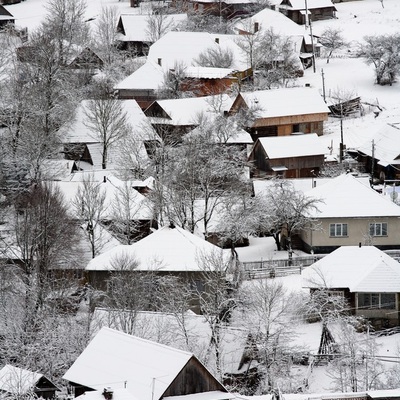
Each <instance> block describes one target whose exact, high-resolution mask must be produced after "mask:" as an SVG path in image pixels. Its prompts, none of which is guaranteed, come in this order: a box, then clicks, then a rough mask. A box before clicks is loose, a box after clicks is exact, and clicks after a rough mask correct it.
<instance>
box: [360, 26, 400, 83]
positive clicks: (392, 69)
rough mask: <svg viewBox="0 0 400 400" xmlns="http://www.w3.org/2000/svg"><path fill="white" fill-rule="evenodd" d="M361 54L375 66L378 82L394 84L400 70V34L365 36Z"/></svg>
mask: <svg viewBox="0 0 400 400" xmlns="http://www.w3.org/2000/svg"><path fill="white" fill-rule="evenodd" d="M364 41H365V44H363V45H361V46H360V51H359V55H360V56H361V57H364V58H365V62H366V63H367V64H368V65H369V64H372V65H373V66H374V67H375V77H376V83H377V84H378V85H386V84H389V85H392V84H393V82H394V81H395V79H396V76H397V74H398V73H399V70H400V55H399V54H400V52H399V46H400V35H399V34H392V35H376V36H365V37H364Z"/></svg>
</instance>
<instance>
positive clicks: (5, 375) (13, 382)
mask: <svg viewBox="0 0 400 400" xmlns="http://www.w3.org/2000/svg"><path fill="white" fill-rule="evenodd" d="M42 377H43V374H41V373H38V372H32V371H29V370H27V369H22V368H18V367H13V366H12V365H9V364H7V365H5V366H4V367H3V368H2V369H1V370H0V391H4V392H7V393H12V394H16V395H24V394H27V393H28V392H30V391H32V390H33V389H34V388H35V386H36V384H37V383H38V382H39V380H40V379H41V378H42Z"/></svg>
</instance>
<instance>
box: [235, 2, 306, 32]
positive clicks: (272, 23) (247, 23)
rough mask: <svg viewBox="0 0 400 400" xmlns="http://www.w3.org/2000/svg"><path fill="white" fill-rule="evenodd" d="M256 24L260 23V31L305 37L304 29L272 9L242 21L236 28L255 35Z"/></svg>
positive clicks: (265, 9) (266, 9) (264, 10)
mask: <svg viewBox="0 0 400 400" xmlns="http://www.w3.org/2000/svg"><path fill="white" fill-rule="evenodd" d="M255 23H258V30H259V31H266V30H269V29H273V30H274V32H275V33H277V34H283V35H286V36H291V35H304V27H302V26H300V25H298V24H296V23H295V22H293V21H292V20H291V19H290V18H288V17H286V16H285V15H283V14H282V13H280V12H278V11H274V10H271V9H270V8H264V9H263V10H261V11H259V12H258V13H257V14H254V15H253V16H251V17H249V18H243V19H241V20H240V21H238V22H237V23H236V24H235V25H234V28H235V29H240V30H243V31H246V32H250V33H253V32H254V24H255Z"/></svg>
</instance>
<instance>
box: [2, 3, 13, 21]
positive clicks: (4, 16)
mask: <svg viewBox="0 0 400 400" xmlns="http://www.w3.org/2000/svg"><path fill="white" fill-rule="evenodd" d="M14 20H15V18H14V16H13V15H12V14H11V13H10V12H9V11H8V10H7V9H6V8H5V7H4V6H2V5H1V4H0V21H14Z"/></svg>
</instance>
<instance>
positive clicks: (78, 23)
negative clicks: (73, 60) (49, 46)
mask: <svg viewBox="0 0 400 400" xmlns="http://www.w3.org/2000/svg"><path fill="white" fill-rule="evenodd" d="M46 9H47V12H48V14H47V16H46V19H45V21H44V23H43V28H44V30H45V32H47V33H48V34H49V35H50V37H52V38H53V40H54V41H55V42H56V47H57V55H58V57H59V61H60V63H61V64H65V63H66V62H67V60H68V57H69V55H70V54H71V50H72V46H73V45H82V44H87V43H88V37H89V27H88V25H87V24H86V22H85V20H84V18H85V12H86V2H85V1H84V0H51V1H50V2H49V3H48V4H47V6H46Z"/></svg>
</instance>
